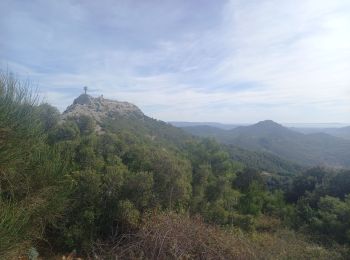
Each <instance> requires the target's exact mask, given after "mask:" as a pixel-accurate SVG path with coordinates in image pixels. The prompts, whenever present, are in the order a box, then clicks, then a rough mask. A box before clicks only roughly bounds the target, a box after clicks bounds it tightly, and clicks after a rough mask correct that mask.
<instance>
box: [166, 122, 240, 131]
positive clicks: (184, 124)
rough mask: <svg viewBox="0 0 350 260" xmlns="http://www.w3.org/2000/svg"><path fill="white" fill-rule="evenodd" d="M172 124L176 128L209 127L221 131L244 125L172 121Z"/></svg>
mask: <svg viewBox="0 0 350 260" xmlns="http://www.w3.org/2000/svg"><path fill="white" fill-rule="evenodd" d="M169 123H170V124H172V125H173V126H176V127H192V126H209V127H215V128H220V129H225V130H229V129H233V128H236V127H238V126H241V125H242V124H223V123H217V122H177V121H170V122H169Z"/></svg>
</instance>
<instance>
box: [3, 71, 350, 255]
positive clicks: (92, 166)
mask: <svg viewBox="0 0 350 260" xmlns="http://www.w3.org/2000/svg"><path fill="white" fill-rule="evenodd" d="M95 128H96V122H95V121H94V120H92V118H89V117H87V116H85V117H83V116H82V117H80V118H78V119H74V118H71V119H67V120H64V121H60V113H59V111H58V110H57V109H55V108H54V107H52V106H50V105H48V104H40V105H39V104H37V99H36V98H35V97H34V96H32V95H31V92H30V90H29V89H28V87H27V86H24V85H23V84H22V83H21V82H18V81H16V79H14V78H13V77H12V76H11V75H8V74H1V80H0V258H5V259H6V258H13V257H15V256H16V255H19V254H26V253H27V252H28V250H29V249H31V250H33V248H34V249H35V250H38V251H39V252H40V253H41V254H46V255H54V254H58V253H64V252H71V251H72V250H76V251H77V252H78V254H80V255H89V256H94V255H102V256H103V257H106V258H107V257H108V254H109V256H110V257H111V255H114V256H119V257H124V258H133V257H144V258H148V259H152V258H157V257H158V258H160V259H168V258H181V257H182V258H186V257H187V258H221V259H225V258H226V259H227V258H240V259H247V258H248V259H249V258H251V259H254V258H259V259H262V258H265V259H271V258H324V259H329V258H333V259H334V258H342V257H343V258H345V257H346V256H347V246H348V245H349V243H350V197H348V194H350V185H349V184H350V172H349V171H339V170H338V171H335V170H326V169H322V168H313V169H310V170H308V171H304V172H300V173H299V174H296V175H292V174H286V172H285V171H283V172H279V171H276V172H269V173H266V172H265V173H263V174H262V173H261V170H264V169H262V168H259V167H257V169H252V168H248V167H246V163H245V161H244V160H234V159H235V158H236V159H237V150H235V156H233V154H232V153H230V151H231V150H230V149H227V148H225V147H223V146H221V145H219V144H218V143H216V142H215V141H213V140H211V139H199V138H193V137H191V136H189V135H187V134H185V133H184V132H182V131H181V130H179V129H176V128H173V127H171V126H169V125H168V124H165V123H163V122H159V121H156V120H153V119H150V118H146V119H145V120H142V121H137V120H136V119H135V120H130V119H128V120H127V119H125V118H120V119H118V120H108V121H107V120H105V121H104V122H103V128H104V131H103V133H96V131H95ZM153 137H155V138H153ZM245 158H246V157H245ZM271 162H273V160H272V161H271V160H270V161H269V164H271ZM260 164H261V163H259V164H257V165H260ZM276 169H279V166H278V165H277V166H276ZM296 169H298V168H293V171H294V170H296ZM318 245H319V246H318ZM335 250H337V253H336V252H335Z"/></svg>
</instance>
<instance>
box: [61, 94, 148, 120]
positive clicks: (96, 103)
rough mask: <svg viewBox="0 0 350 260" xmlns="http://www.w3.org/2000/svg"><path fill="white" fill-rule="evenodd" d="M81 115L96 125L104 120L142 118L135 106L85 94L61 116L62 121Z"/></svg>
mask: <svg viewBox="0 0 350 260" xmlns="http://www.w3.org/2000/svg"><path fill="white" fill-rule="evenodd" d="M82 115H86V116H90V117H92V118H93V119H94V120H95V121H96V122H97V123H101V122H102V120H103V119H106V118H117V117H120V116H122V117H127V118H139V119H141V118H143V117H144V114H143V113H142V111H141V110H140V109H139V108H138V107H137V106H135V105H133V104H131V103H128V102H120V101H115V100H110V99H105V98H103V97H102V96H100V97H97V98H94V97H92V96H89V95H87V94H82V95H80V96H79V97H77V98H76V99H75V100H74V102H73V104H72V105H70V106H69V107H68V108H67V109H66V111H64V112H63V114H62V119H63V120H65V119H67V118H78V117H80V116H82Z"/></svg>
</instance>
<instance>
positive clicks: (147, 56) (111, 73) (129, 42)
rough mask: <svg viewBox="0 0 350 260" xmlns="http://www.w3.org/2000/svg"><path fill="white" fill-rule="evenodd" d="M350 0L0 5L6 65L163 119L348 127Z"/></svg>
mask: <svg viewBox="0 0 350 260" xmlns="http://www.w3.org/2000/svg"><path fill="white" fill-rule="evenodd" d="M349 28H350V2H349V1H347V0H334V1H327V0H320V1H317V0H306V1H302V0H296V1H288V2H283V3H282V2H281V1H277V0H271V1H256V0H254V1H243V0H232V1H226V0H220V1H209V0H202V1H185V0H181V1H158V0H154V1H147V3H146V1H145V2H141V1H134V0H129V1H127V0H125V1H118V2H116V1H72V0H62V1H44V0H35V1H30V2H29V1H27V2H23V1H20V0H14V1H10V0H3V1H1V2H0V29H1V31H2V37H1V39H0V68H5V69H6V68H8V69H9V70H10V71H13V72H14V73H15V74H17V75H19V76H20V77H21V78H24V79H29V80H30V81H31V82H33V83H34V84H35V85H37V87H38V89H39V91H40V95H41V96H43V97H44V98H45V100H46V101H47V102H49V103H51V104H53V105H55V106H57V107H58V108H59V109H60V110H61V111H62V110H64V109H65V108H66V107H67V106H68V105H69V104H71V103H72V101H73V99H74V98H75V97H77V96H78V95H79V94H80V93H82V92H83V86H84V85H87V86H88V87H89V93H90V94H91V95H93V96H98V95H101V94H103V95H104V96H105V97H108V98H113V99H117V100H121V101H128V102H132V103H134V104H136V105H137V106H139V107H140V108H141V109H142V110H143V111H144V112H145V113H146V114H148V115H150V116H152V117H154V118H157V119H161V120H164V121H192V122H193V121H197V122H198V121H202V122H203V121H204V122H221V123H235V122H239V123H252V122H257V121H261V120H265V119H272V120H274V121H276V122H282V123H283V122H290V123H322V122H337V123H343V124H346V123H350V116H349V115H350V105H349V104H350V73H349V71H350V33H349Z"/></svg>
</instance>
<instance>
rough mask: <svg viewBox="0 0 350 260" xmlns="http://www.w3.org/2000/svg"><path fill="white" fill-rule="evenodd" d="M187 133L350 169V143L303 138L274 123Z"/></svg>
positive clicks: (323, 137) (321, 137)
mask: <svg viewBox="0 0 350 260" xmlns="http://www.w3.org/2000/svg"><path fill="white" fill-rule="evenodd" d="M183 129H184V130H185V131H187V132H189V133H192V134H194V135H199V136H208V137H214V138H216V139H217V140H218V141H220V142H222V143H225V144H231V145H237V146H239V147H241V148H244V149H248V150H251V151H261V152H269V153H272V154H274V155H277V156H279V157H282V158H284V159H286V160H290V161H294V162H296V163H299V164H302V165H307V166H313V165H324V166H333V167H350V141H348V140H345V139H342V138H338V137H334V136H331V135H329V134H325V133H313V134H303V133H300V132H297V131H293V130H291V129H289V128H287V127H284V126H282V125H280V124H278V123H275V122H273V121H271V120H266V121H262V122H259V123H257V124H254V125H250V126H240V127H237V128H235V129H232V130H222V129H214V128H213V127H210V128H209V127H207V126H206V127H198V126H197V127H185V128H183Z"/></svg>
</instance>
